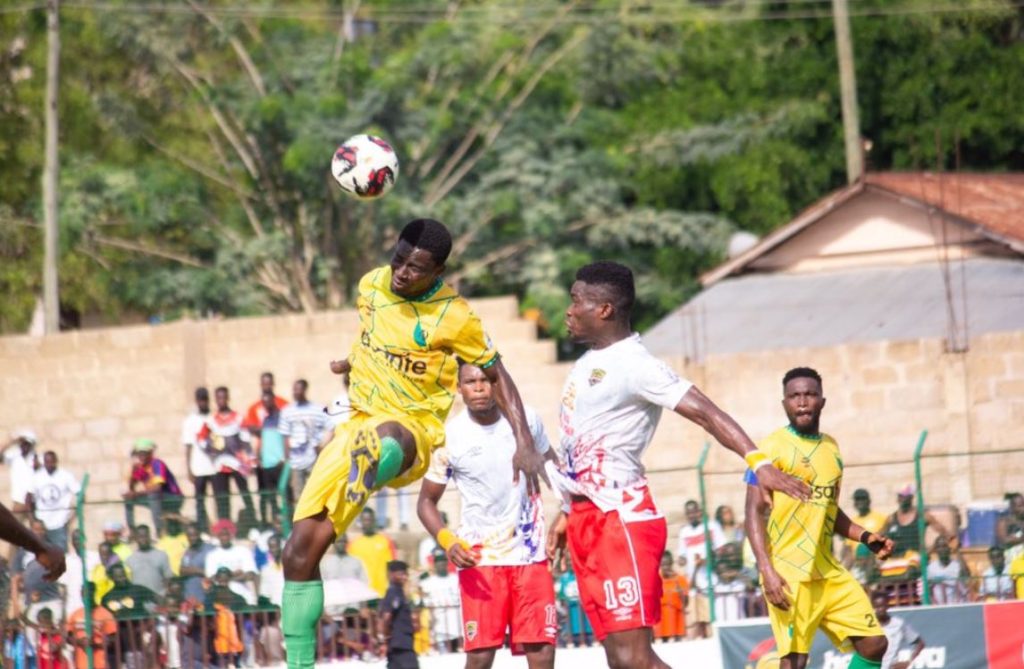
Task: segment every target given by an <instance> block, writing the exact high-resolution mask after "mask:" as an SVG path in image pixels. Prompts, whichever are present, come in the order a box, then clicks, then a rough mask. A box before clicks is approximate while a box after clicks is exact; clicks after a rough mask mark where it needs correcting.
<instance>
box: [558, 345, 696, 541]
mask: <svg viewBox="0 0 1024 669" xmlns="http://www.w3.org/2000/svg"><path fill="white" fill-rule="evenodd" d="M692 385H693V384H692V383H690V382H689V381H686V380H684V379H680V378H679V376H678V375H677V374H676V373H675V372H674V371H672V369H671V368H670V367H669V366H668V365H666V364H665V363H664V362H662V361H661V360H659V359H657V358H655V357H654V356H653V355H651V353H650V351H648V350H647V349H646V348H645V347H644V345H643V343H642V342H641V341H640V335H638V334H633V335H632V336H630V337H626V338H625V339H622V340H620V341H617V342H615V343H614V344H612V345H611V346H606V347H605V348H602V349H597V350H594V349H591V350H590V351H587V352H586V353H585V354H584V355H583V357H581V358H580V359H579V360H577V361H576V364H575V366H574V367H573V368H572V371H571V372H570V373H569V378H568V379H567V380H566V382H565V388H564V389H563V391H562V407H561V414H560V418H559V433H560V441H561V451H562V453H561V458H562V462H561V472H562V475H561V476H558V477H557V478H558V480H559V487H560V488H562V490H563V491H564V492H566V493H568V494H573V495H583V496H585V497H588V498H589V499H590V500H591V501H593V502H594V504H596V505H597V506H598V507H599V508H600V509H601V510H602V511H605V512H610V511H618V512H619V514H620V516H621V517H622V519H623V520H625V521H630V520H649V519H651V518H657V517H660V516H661V512H660V511H658V509H657V507H656V506H655V505H654V500H653V498H652V497H651V493H650V490H649V489H648V487H647V477H646V475H645V469H644V466H643V463H642V462H641V458H642V456H643V454H644V451H646V450H647V447H648V446H649V445H650V443H651V438H652V437H653V436H654V430H655V428H656V427H657V426H658V420H659V419H660V418H661V410H662V409H663V408H667V409H675V407H676V405H678V404H679V401H680V400H681V399H682V398H683V395H685V394H686V392H687V391H688V390H689V389H690V387H691V386H692Z"/></svg>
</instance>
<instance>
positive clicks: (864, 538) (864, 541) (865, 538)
mask: <svg viewBox="0 0 1024 669" xmlns="http://www.w3.org/2000/svg"><path fill="white" fill-rule="evenodd" d="M870 537H871V533H870V532H868V531H867V530H864V531H863V532H861V533H860V542H861V543H862V544H864V545H865V546H867V545H868V539H869V538H870Z"/></svg>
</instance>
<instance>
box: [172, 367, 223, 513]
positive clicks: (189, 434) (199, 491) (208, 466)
mask: <svg viewBox="0 0 1024 669" xmlns="http://www.w3.org/2000/svg"><path fill="white" fill-rule="evenodd" d="M195 400H196V410H195V411H193V412H192V413H190V414H189V415H188V416H186V417H185V420H184V421H183V422H182V425H181V443H182V444H183V445H184V446H185V462H186V464H187V466H188V478H189V480H190V481H192V485H193V486H194V487H195V491H196V524H197V525H198V527H199V531H200V532H207V531H209V529H210V518H209V516H208V515H207V511H206V490H207V488H211V489H212V490H213V495H214V497H215V498H216V499H217V500H221V499H222V498H224V496H225V495H227V493H228V486H227V478H226V477H224V476H217V465H216V464H214V459H213V456H212V455H211V448H210V434H211V430H212V428H211V427H210V391H209V390H207V389H206V388H203V387H200V388H196V392H195ZM219 503H220V504H221V505H223V502H219ZM218 517H221V516H218ZM222 517H225V518H226V517H227V515H224V516H222Z"/></svg>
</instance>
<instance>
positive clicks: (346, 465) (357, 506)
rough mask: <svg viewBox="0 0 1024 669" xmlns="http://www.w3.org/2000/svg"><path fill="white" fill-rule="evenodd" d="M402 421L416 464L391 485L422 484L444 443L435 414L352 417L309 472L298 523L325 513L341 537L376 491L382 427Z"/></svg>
mask: <svg viewBox="0 0 1024 669" xmlns="http://www.w3.org/2000/svg"><path fill="white" fill-rule="evenodd" d="M383 423H399V424H400V425H401V426H402V427H404V428H405V429H406V430H408V431H409V432H410V433H411V434H412V436H413V438H414V439H415V441H416V461H415V462H413V465H412V467H410V468H409V470H408V471H406V472H405V473H404V474H401V475H399V476H398V477H396V478H394V479H392V480H391V481H389V482H388V483H387V485H388V486H389V487H391V488H401V487H403V486H406V485H409V484H410V483H412V482H414V481H417V480H419V479H420V478H422V477H423V475H424V474H425V473H426V471H427V467H428V466H429V465H430V454H431V453H432V452H433V451H434V450H435V449H437V448H440V447H441V446H443V445H444V425H443V424H442V423H441V422H440V421H438V420H437V419H435V418H433V417H432V416H415V417H413V416H407V415H403V416H389V415H373V416H371V415H368V414H363V413H356V414H353V416H352V418H351V419H350V420H349V421H348V422H346V423H342V424H341V425H339V426H338V428H337V429H336V430H335V431H334V438H333V439H331V441H330V443H328V444H327V446H325V447H324V449H323V451H321V452H320V455H319V457H317V459H316V464H314V465H313V471H311V472H310V473H309V480H308V481H306V486H305V487H304V488H303V489H302V494H301V495H300V496H299V501H298V503H297V504H296V505H295V515H294V519H295V520H297V521H298V520H302V519H303V518H309V517H310V516H315V515H317V514H318V513H320V512H321V511H323V510H324V509H327V515H328V516H330V518H331V521H332V522H333V523H334V530H335V532H337V533H338V534H341V533H342V532H344V531H345V530H346V529H348V526H349V525H351V524H352V521H353V520H355V518H356V516H358V515H359V512H360V511H362V509H363V507H364V506H365V505H366V500H367V499H369V497H370V495H371V494H372V493H373V491H374V490H379V489H380V487H381V486H377V485H375V481H374V474H375V472H376V470H377V463H378V461H379V460H380V437H379V436H378V435H377V427H378V426H379V425H381V424H383Z"/></svg>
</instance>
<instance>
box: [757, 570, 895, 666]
mask: <svg viewBox="0 0 1024 669" xmlns="http://www.w3.org/2000/svg"><path fill="white" fill-rule="evenodd" d="M789 587H790V589H791V590H792V597H793V599H792V605H791V606H790V608H789V610H788V611H783V610H781V609H778V608H776V607H774V606H772V605H771V604H769V605H768V618H769V619H770V620H771V623H772V633H773V634H774V635H775V643H776V645H777V646H778V649H779V656H780V657H781V656H784V655H788V654H790V653H808V652H810V650H811V644H812V643H813V642H814V632H815V630H817V629H818V628H819V627H820V628H821V631H822V632H824V633H825V635H826V636H828V638H829V639H830V640H831V641H832V643H833V644H835V646H836V648H838V649H839V650H840V651H843V652H849V651H850V650H852V647H853V644H852V643H851V642H850V637H861V636H879V635H881V634H884V632H883V631H882V628H881V627H880V626H879V624H878V621H877V620H875V610H874V609H873V608H872V607H871V600H870V599H868V595H867V593H866V592H864V588H862V587H861V585H860V583H858V582H857V580H856V579H855V578H854V577H853V576H852V575H850V572H848V571H846V570H845V569H843V570H842V571H841V572H840V573H839V574H837V575H836V576H833V577H830V578H826V579H821V580H817V581H804V582H803V583H790V584H789Z"/></svg>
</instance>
